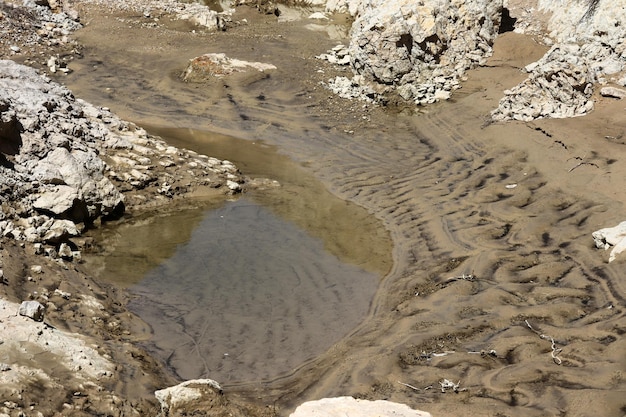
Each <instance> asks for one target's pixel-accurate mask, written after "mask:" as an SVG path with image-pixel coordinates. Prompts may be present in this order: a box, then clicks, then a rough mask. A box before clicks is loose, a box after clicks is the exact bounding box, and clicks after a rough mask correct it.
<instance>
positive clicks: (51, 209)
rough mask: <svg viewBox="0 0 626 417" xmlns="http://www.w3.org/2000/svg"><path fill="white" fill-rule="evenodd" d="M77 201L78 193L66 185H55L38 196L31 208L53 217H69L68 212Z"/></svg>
mask: <svg viewBox="0 0 626 417" xmlns="http://www.w3.org/2000/svg"><path fill="white" fill-rule="evenodd" d="M77 201H78V192H77V191H76V190H75V189H74V188H72V187H69V186H67V185H56V186H54V187H51V188H49V189H48V190H46V191H44V192H43V193H41V194H39V198H37V200H35V202H34V203H33V207H34V208H35V209H37V210H40V211H42V212H44V213H51V214H53V215H57V216H60V215H63V214H66V213H67V215H70V214H69V212H70V210H71V209H72V207H74V205H75V204H76V203H77Z"/></svg>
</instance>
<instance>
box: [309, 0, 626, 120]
mask: <svg viewBox="0 0 626 417" xmlns="http://www.w3.org/2000/svg"><path fill="white" fill-rule="evenodd" d="M508 3H510V2H504V1H486V0H473V1H458V0H422V1H418V2H413V1H406V0H394V1H391V2H389V1H380V0H374V1H367V2H366V1H361V0H328V2H327V4H326V10H327V11H339V12H347V13H350V14H351V15H353V16H354V17H355V21H354V23H353V25H352V28H351V32H350V43H349V45H348V46H341V45H339V46H337V47H336V48H334V49H333V50H331V51H328V53H326V54H322V55H320V56H319V57H318V58H321V59H326V60H328V61H329V62H331V63H334V64H337V65H348V66H349V67H350V68H351V70H352V72H353V74H354V76H353V77H352V78H348V77H336V78H334V79H332V80H329V81H328V83H326V86H327V87H328V88H329V89H330V90H332V91H333V92H335V93H336V94H338V95H339V96H341V97H345V98H361V99H365V100H370V101H371V100H374V101H379V102H385V101H386V100H387V99H389V98H390V97H396V96H397V97H399V98H400V99H402V100H404V101H407V102H414V103H416V104H420V105H422V104H429V103H433V102H436V101H439V100H446V99H448V98H449V97H450V94H451V92H452V91H453V90H455V89H457V88H460V82H461V81H462V80H463V77H464V73H465V72H466V71H467V70H468V69H470V68H472V67H475V66H477V65H482V64H484V63H485V61H486V59H487V58H488V57H489V56H490V54H491V46H492V44H493V41H494V40H495V38H496V37H497V36H498V34H499V32H502V31H505V30H512V29H514V30H515V31H516V32H522V33H525V32H527V33H530V34H533V35H537V34H538V33H539V32H540V30H542V29H546V30H547V33H544V34H542V35H541V38H542V41H543V42H545V43H546V44H547V45H549V46H551V49H550V50H549V51H548V52H547V53H546V54H545V56H544V57H543V58H541V59H540V60H539V61H537V62H535V63H533V64H531V65H529V66H527V67H526V68H525V71H526V72H527V73H528V78H527V79H526V80H524V81H523V82H522V83H520V84H519V85H517V86H515V87H514V88H512V89H510V90H507V91H505V92H504V97H503V98H502V100H501V101H500V103H499V105H498V108H497V109H495V110H494V111H493V112H492V114H491V117H492V119H493V120H495V121H505V120H525V121H528V120H533V119H537V118H543V117H552V118H563V117H573V116H579V115H584V114H586V113H588V112H590V111H591V110H593V107H594V103H593V93H594V86H595V85H597V84H601V85H605V84H608V83H610V82H612V83H614V84H616V85H618V86H626V77H625V76H624V69H625V64H626V53H625V51H626V44H625V43H624V39H625V38H626V25H624V24H623V22H624V21H625V20H626V8H624V7H623V5H621V4H619V3H616V2H609V1H602V0H586V1H578V0H576V1H574V0H572V1H567V2H565V4H564V3H563V2H560V3H557V2H554V1H549V0H528V1H525V2H519V1H518V2H515V4H516V6H518V7H516V8H515V17H512V16H511V15H510V14H509V13H510V11H509V9H508V8H507V6H510V5H509V4H508ZM517 3H520V4H517ZM539 15H540V16H541V18H538V16H539ZM503 19H506V20H504V21H503ZM509 26H510V27H509ZM607 91H608V90H607ZM603 95H605V96H611V97H616V96H620V95H621V93H618V94H617V95H616V94H614V93H611V94H608V93H607V94H604V93H603Z"/></svg>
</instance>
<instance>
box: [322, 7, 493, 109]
mask: <svg viewBox="0 0 626 417" xmlns="http://www.w3.org/2000/svg"><path fill="white" fill-rule="evenodd" d="M327 7H328V8H329V9H333V8H335V9H339V10H341V9H344V8H347V9H348V10H349V11H350V12H351V13H352V12H354V13H355V14H356V19H355V21H354V23H353V25H352V28H351V31H350V45H349V54H350V64H351V67H352V70H353V72H354V73H355V74H356V75H360V76H361V78H360V79H358V80H356V81H355V82H356V83H357V84H360V85H363V84H364V83H367V84H369V85H370V86H371V88H372V89H374V90H376V91H381V92H382V93H383V95H385V94H398V95H399V96H400V97H402V98H403V99H405V100H408V101H414V102H415V103H416V104H426V103H432V102H435V101H437V100H439V99H445V98H447V97H448V96H449V92H450V91H452V90H454V89H457V88H459V78H460V77H461V76H462V75H463V74H464V72H465V71H466V70H468V69H470V68H472V67H474V66H476V65H479V64H481V63H483V62H485V60H486V58H487V57H488V56H489V55H490V54H491V46H492V44H493V41H494V40H495V37H496V36H497V34H498V28H499V24H500V20H501V15H502V8H503V2H502V1H501V0H500V1H498V0H469V1H466V0H424V1H419V2H415V1H410V0H394V1H383V0H374V1H371V2H360V3H359V4H358V6H355V4H353V3H351V2H344V3H343V4H340V3H339V2H332V4H331V3H330V2H329V5H328V6H327ZM396 90H397V91H396Z"/></svg>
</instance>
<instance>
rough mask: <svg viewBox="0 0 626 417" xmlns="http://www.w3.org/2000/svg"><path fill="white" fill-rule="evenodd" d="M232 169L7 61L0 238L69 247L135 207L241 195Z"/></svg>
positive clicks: (0, 82) (1, 116) (1, 88)
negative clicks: (204, 195) (193, 196)
mask: <svg viewBox="0 0 626 417" xmlns="http://www.w3.org/2000/svg"><path fill="white" fill-rule="evenodd" d="M241 182H243V180H242V178H241V176H240V175H239V174H238V172H237V169H236V168H235V166H234V165H233V164H232V163H230V162H228V161H220V160H217V159H215V158H209V157H207V156H203V155H198V154H196V153H195V152H192V151H187V150H183V149H177V148H174V147H171V146H168V145H167V144H166V143H165V142H164V141H163V140H161V139H160V138H157V137H153V136H150V135H148V134H147V133H146V132H145V131H144V130H143V129H140V128H137V127H136V126H134V125H132V124H130V123H127V122H124V121H122V120H120V119H119V118H117V117H116V116H115V115H113V114H112V113H111V112H109V111H108V110H107V109H98V108H96V107H94V106H92V105H90V104H88V103H86V102H84V101H82V100H78V99H76V98H74V97H73V95H72V94H71V92H70V91H69V90H67V89H66V88H64V87H62V86H60V85H58V84H56V83H54V82H52V81H50V80H49V79H47V78H45V77H42V76H40V75H39V74H38V73H37V72H36V71H35V70H34V69H32V68H29V67H25V66H22V65H18V64H16V63H14V62H13V61H6V60H5V61H0V191H1V193H0V205H1V208H2V210H1V211H0V235H2V236H11V237H13V238H14V239H17V240H25V241H29V242H44V243H50V244H53V245H60V244H61V243H62V242H64V241H66V240H67V239H69V238H71V237H72V236H76V235H79V234H80V233H81V231H82V229H83V228H84V227H85V226H89V225H91V224H93V223H94V222H95V221H96V220H100V219H106V218H109V217H112V216H118V215H120V214H121V213H122V212H123V211H124V209H125V207H126V206H131V207H139V206H142V207H147V206H153V207H154V206H158V205H159V204H162V203H165V202H166V201H168V200H170V199H172V198H177V197H181V196H184V195H185V194H186V193H189V192H192V191H197V190H198V189H199V188H207V189H216V188H220V189H222V190H224V192H226V193H233V192H238V191H239V190H240V183H241Z"/></svg>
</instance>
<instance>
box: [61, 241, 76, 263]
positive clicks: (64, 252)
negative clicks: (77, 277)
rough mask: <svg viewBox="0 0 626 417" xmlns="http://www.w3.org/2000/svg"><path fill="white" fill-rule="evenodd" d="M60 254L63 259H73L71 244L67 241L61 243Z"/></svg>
mask: <svg viewBox="0 0 626 417" xmlns="http://www.w3.org/2000/svg"><path fill="white" fill-rule="evenodd" d="M58 255H59V257H61V258H62V259H65V260H67V261H71V260H72V258H73V252H72V248H70V246H69V245H68V244H67V243H61V244H60V245H59V250H58Z"/></svg>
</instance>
